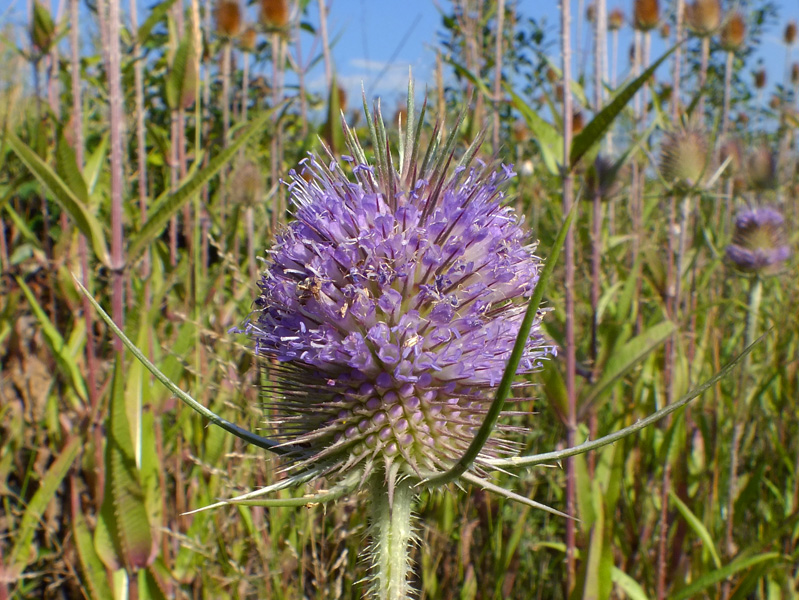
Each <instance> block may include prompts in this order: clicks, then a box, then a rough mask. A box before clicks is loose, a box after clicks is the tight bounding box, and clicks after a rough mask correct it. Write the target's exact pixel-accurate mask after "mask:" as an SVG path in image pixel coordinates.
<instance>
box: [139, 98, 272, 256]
mask: <svg viewBox="0 0 799 600" xmlns="http://www.w3.org/2000/svg"><path fill="white" fill-rule="evenodd" d="M274 110H275V109H274V108H273V109H271V110H268V111H265V112H264V114H262V115H261V116H260V117H258V118H257V119H255V120H254V121H252V123H251V124H250V125H249V126H248V127H247V128H246V129H245V130H244V131H243V132H242V133H241V135H239V137H238V138H236V140H235V141H234V142H233V143H231V144H230V146H228V147H227V148H225V149H224V150H222V151H221V152H220V153H219V154H217V155H216V156H215V157H214V158H213V159H211V161H210V162H209V163H208V166H207V167H205V168H204V169H203V170H202V171H200V172H199V173H197V174H196V175H195V176H194V177H192V178H191V179H190V180H189V181H187V182H186V183H184V184H183V185H182V186H181V187H180V189H178V190H177V191H176V192H175V193H174V194H173V195H172V196H170V197H169V199H168V200H167V201H166V202H164V203H163V204H161V205H160V206H159V207H158V208H157V209H156V210H154V211H153V212H152V213H150V214H149V215H148V218H147V222H146V223H145V224H144V225H143V226H142V228H141V230H140V231H138V232H137V233H136V234H135V235H134V236H133V237H132V239H131V241H130V245H129V246H128V263H129V264H133V262H135V261H136V260H137V259H138V258H139V257H140V256H141V255H142V253H143V252H144V250H145V249H146V248H147V246H148V245H149V244H150V243H151V242H152V241H153V240H154V239H155V238H157V237H158V236H159V235H161V232H162V231H163V230H164V227H166V225H167V223H169V219H171V218H172V216H173V215H175V214H177V212H178V211H179V210H180V209H181V208H182V207H183V205H184V204H185V203H186V202H188V201H189V200H191V198H192V197H193V196H194V194H196V193H198V192H199V191H200V190H201V189H202V187H203V186H204V185H205V184H206V183H208V182H209V181H210V180H211V179H212V178H213V177H214V176H215V175H216V174H217V173H219V171H221V170H222V168H223V167H224V166H225V165H226V164H227V163H228V162H230V160H231V159H233V157H234V156H235V155H236V153H237V152H238V150H239V148H241V147H242V146H243V145H244V144H245V143H246V142H247V141H248V140H249V139H250V138H251V137H253V136H254V135H255V134H256V133H259V132H260V131H262V129H263V127H264V125H266V123H267V122H268V121H269V119H270V117H271V115H272V112H273V111H274Z"/></svg>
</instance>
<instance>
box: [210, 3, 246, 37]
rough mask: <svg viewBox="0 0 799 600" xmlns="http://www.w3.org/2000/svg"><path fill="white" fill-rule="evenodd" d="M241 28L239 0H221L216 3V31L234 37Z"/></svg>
mask: <svg viewBox="0 0 799 600" xmlns="http://www.w3.org/2000/svg"><path fill="white" fill-rule="evenodd" d="M240 29H241V5H240V4H239V2H238V0H219V1H218V2H217V4H216V31H217V33H218V34H219V35H221V36H224V37H227V38H232V37H235V36H236V35H238V33H239V30H240Z"/></svg>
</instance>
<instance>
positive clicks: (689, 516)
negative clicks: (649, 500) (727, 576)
mask: <svg viewBox="0 0 799 600" xmlns="http://www.w3.org/2000/svg"><path fill="white" fill-rule="evenodd" d="M669 497H670V498H671V501H672V502H674V505H675V506H676V507H677V510H679V511H680V514H681V515H682V516H683V518H684V519H685V520H686V521H687V522H688V525H690V526H691V529H693V530H694V533H696V535H698V536H699V539H701V540H702V543H703V544H704V545H705V548H707V551H708V552H710V556H711V558H712V559H713V564H714V565H716V568H717V569H720V568H721V557H720V556H719V553H718V550H716V545H715V544H714V543H713V538H712V537H710V532H709V531H708V530H707V528H706V527H705V526H704V525H703V524H702V521H700V520H699V517H697V516H696V515H695V514H694V513H693V512H691V509H690V508H688V506H687V505H686V504H685V502H683V501H682V500H680V498H679V496H677V494H675V493H674V492H672V491H669Z"/></svg>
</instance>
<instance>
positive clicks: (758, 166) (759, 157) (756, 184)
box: [746, 142, 778, 191]
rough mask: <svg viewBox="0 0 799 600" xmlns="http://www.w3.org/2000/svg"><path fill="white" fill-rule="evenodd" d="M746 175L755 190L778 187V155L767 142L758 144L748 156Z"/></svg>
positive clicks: (750, 185)
mask: <svg viewBox="0 0 799 600" xmlns="http://www.w3.org/2000/svg"><path fill="white" fill-rule="evenodd" d="M746 175H747V179H748V183H749V187H750V188H751V189H753V190H755V191H765V190H773V189H775V188H776V187H777V184H778V177H777V155H776V153H775V152H773V151H772V150H771V148H770V147H769V145H768V144H767V143H766V142H761V143H760V144H758V145H757V146H756V147H755V148H754V150H752V152H751V153H750V154H749V156H748V157H747V161H746Z"/></svg>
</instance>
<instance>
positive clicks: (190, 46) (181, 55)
mask: <svg viewBox="0 0 799 600" xmlns="http://www.w3.org/2000/svg"><path fill="white" fill-rule="evenodd" d="M194 63H195V57H194V43H193V36H192V33H191V32H190V31H189V32H187V33H186V34H185V35H184V36H183V39H182V40H180V44H179V45H178V49H177V51H176V52H175V56H174V58H173V59H172V65H171V67H170V69H169V76H168V77H167V79H166V103H167V106H169V108H171V109H172V110H177V109H179V108H188V107H189V106H191V105H192V104H193V103H194V94H195V90H196V86H197V73H196V71H195V68H194Z"/></svg>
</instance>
